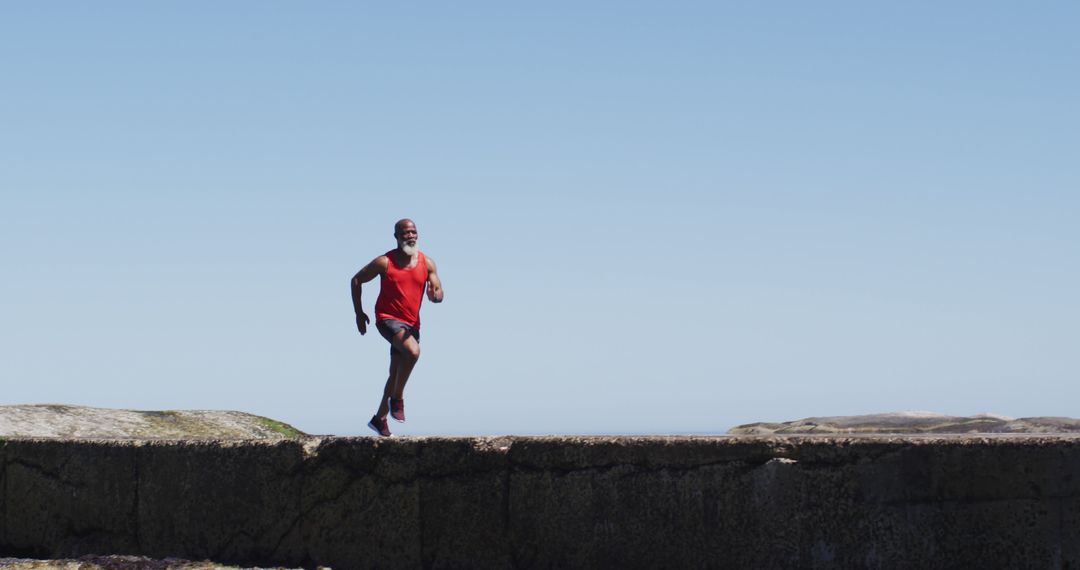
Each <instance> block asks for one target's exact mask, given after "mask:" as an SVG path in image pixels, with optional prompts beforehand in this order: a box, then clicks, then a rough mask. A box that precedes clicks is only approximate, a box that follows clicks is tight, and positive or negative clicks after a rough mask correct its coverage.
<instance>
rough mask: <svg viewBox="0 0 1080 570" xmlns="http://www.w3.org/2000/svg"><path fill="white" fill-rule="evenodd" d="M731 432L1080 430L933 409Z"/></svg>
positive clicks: (1069, 421)
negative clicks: (934, 411)
mask: <svg viewBox="0 0 1080 570" xmlns="http://www.w3.org/2000/svg"><path fill="white" fill-rule="evenodd" d="M728 433H729V434H731V435H770V434H776V435H812V434H860V433H865V434H915V433H928V434H978V433H998V434H1009V433H1016V434H1024V433H1027V434H1055V433H1080V420H1077V419H1073V418H1058V417H1035V418H1019V419H1016V418H1008V417H1005V416H997V415H993V414H980V415H976V416H948V415H944V414H936V413H933V412H893V413H887V414H869V415H863V416H827V417H815V418H804V419H801V420H796V421H790V422H777V423H770V422H757V423H752V424H744V425H741V426H735V427H733V428H731V429H730V430H728Z"/></svg>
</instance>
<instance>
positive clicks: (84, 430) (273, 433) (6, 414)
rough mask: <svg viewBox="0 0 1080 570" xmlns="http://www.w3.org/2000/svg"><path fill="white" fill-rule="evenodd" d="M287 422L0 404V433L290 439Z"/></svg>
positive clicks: (226, 414)
mask: <svg viewBox="0 0 1080 570" xmlns="http://www.w3.org/2000/svg"><path fill="white" fill-rule="evenodd" d="M304 435H305V434H304V433H303V432H301V431H300V430H298V429H296V428H294V427H292V426H290V425H289V424H286V423H282V422H279V421H277V420H272V419H270V418H264V417H262V416H255V415H252V414H246V413H243V412H230V411H205V410H179V411H173V410H169V411H163V412H146V411H137V410H114V409H108V408H89V407H85V406H66V405H61V404H45V405H26V406H0V437H58V438H66V439H76V438H78V439H89V438H109V439H118V438H135V439H184V440H192V439H215V440H222V439H294V438H299V437H303V436H304Z"/></svg>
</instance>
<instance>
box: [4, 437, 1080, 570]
mask: <svg viewBox="0 0 1080 570" xmlns="http://www.w3.org/2000/svg"><path fill="white" fill-rule="evenodd" d="M0 464H2V466H3V468H2V469H0V489H2V493H0V512H2V515H3V516H2V517H0V556H5V555H7V556H12V555H19V556H33V557H39V558H62V557H74V556H79V555H84V554H142V555H147V556H152V557H157V558H165V557H182V558H187V559H211V560H215V561H218V562H224V563H232V564H239V565H262V566H269V565H273V566H276V565H285V566H299V565H305V566H314V565H326V566H331V567H334V568H395V567H402V568H573V567H590V568H596V567H627V568H659V567H669V568H674V567H689V568H852V567H858V568H972V567H996V568H1001V567H1009V568H1062V567H1080V439H1076V438H1072V437H1026V436H1023V437H1020V436H999V437H965V436H960V437H896V438H889V437H858V438H844V437H768V438H754V437H716V438H606V437H596V438H570V437H567V438H445V439H443V438H419V439H408V438H404V439H389V440H388V439H372V438H322V439H309V440H305V441H281V442H257V441H251V442H213V441H190V442H175V441H173V442H168V441H131V440H127V441H124V440H101V441H86V440H84V441H59V440H29V439H11V440H7V441H5V442H2V443H0Z"/></svg>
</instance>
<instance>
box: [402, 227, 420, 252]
mask: <svg viewBox="0 0 1080 570" xmlns="http://www.w3.org/2000/svg"><path fill="white" fill-rule="evenodd" d="M419 237H420V234H418V233H416V224H413V223H412V222H407V223H405V224H402V225H401V226H400V227H398V231H397V241H398V246H399V247H400V246H408V247H416V240H417V238H419Z"/></svg>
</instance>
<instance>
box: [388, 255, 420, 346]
mask: <svg viewBox="0 0 1080 570" xmlns="http://www.w3.org/2000/svg"><path fill="white" fill-rule="evenodd" d="M394 251H396V250H392V251H388V252H387V253H386V258H387V259H388V260H389V261H390V262H389V263H388V264H387V265H386V273H384V274H383V275H382V279H380V280H379V298H378V299H377V300H376V301H375V320H377V321H383V320H386V319H393V320H395V321H401V322H403V323H405V324H407V325H410V326H412V327H414V328H416V330H420V304H421V303H422V302H423V301H424V285H425V284H427V278H428V268H427V260H425V259H424V254H423V252H417V254H416V267H413V268H412V269H405V268H404V267H402V266H400V265H398V264H397V262H395V261H394V258H395V257H396V256H395V255H394Z"/></svg>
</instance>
